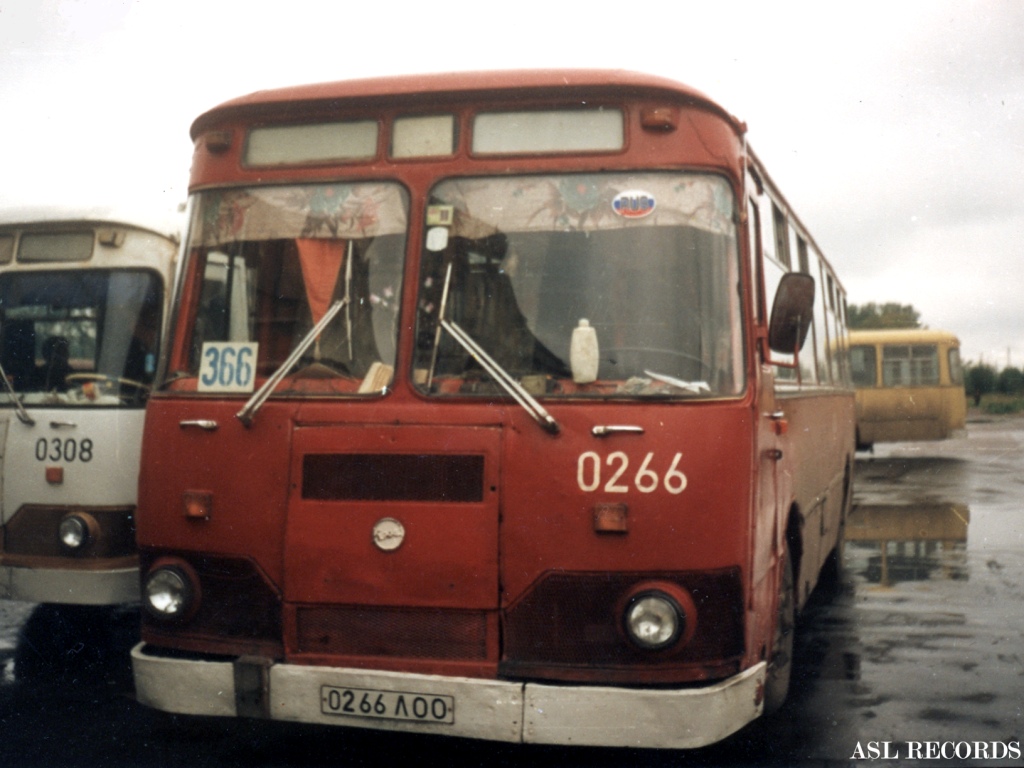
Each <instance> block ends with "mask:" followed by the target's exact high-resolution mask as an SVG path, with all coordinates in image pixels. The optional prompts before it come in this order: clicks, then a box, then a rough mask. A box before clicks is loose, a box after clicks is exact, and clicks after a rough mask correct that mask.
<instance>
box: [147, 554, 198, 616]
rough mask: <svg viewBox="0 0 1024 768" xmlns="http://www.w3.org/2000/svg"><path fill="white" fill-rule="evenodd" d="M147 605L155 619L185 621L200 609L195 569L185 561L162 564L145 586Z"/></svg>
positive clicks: (153, 572) (154, 569) (157, 567)
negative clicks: (193, 571) (193, 570)
mask: <svg viewBox="0 0 1024 768" xmlns="http://www.w3.org/2000/svg"><path fill="white" fill-rule="evenodd" d="M142 598H143V605H144V606H145V608H146V611H148V612H149V614H150V615H151V616H153V617H155V618H158V619H163V620H165V621H167V620H171V621H183V620H185V619H187V618H189V617H191V616H192V615H193V614H194V613H195V612H196V609H197V608H198V607H199V590H198V586H197V582H196V579H195V576H194V574H193V573H192V569H191V568H189V567H188V566H187V565H186V564H185V563H184V562H182V563H180V564H179V563H174V564H163V565H161V564H158V565H157V566H156V567H155V568H153V569H152V570H151V571H150V572H149V573H148V574H147V575H146V579H145V581H144V582H143V584H142Z"/></svg>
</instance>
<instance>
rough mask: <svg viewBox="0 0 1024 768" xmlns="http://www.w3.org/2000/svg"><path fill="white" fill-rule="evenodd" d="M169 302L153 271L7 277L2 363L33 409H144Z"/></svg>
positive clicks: (0, 313)
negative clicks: (36, 407) (164, 306)
mask: <svg viewBox="0 0 1024 768" xmlns="http://www.w3.org/2000/svg"><path fill="white" fill-rule="evenodd" d="M162 303H163V290H162V288H161V280H160V277H159V276H158V275H157V274H156V273H153V272H149V271H146V270H137V269H136V270H128V269H125V270H105V269H83V270H74V271H54V272H50V271H38V272H35V271H33V272H27V271H26V272H6V273H4V274H2V275H0V364H2V365H3V370H4V373H5V374H6V375H7V380H8V382H9V383H10V385H11V387H12V388H13V390H14V392H16V393H18V395H19V396H20V397H21V398H22V401H23V402H24V403H25V404H26V405H55V406H61V405H67V406H72V405H73V406H82V405H115V406H116V405H135V406H139V405H142V403H144V402H145V396H146V394H147V393H148V391H149V388H150V385H151V384H152V382H153V376H154V373H155V371H156V356H157V354H158V348H157V344H158V337H159V333H160V322H161V315H162V309H161V308H162Z"/></svg>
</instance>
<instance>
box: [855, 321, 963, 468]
mask: <svg viewBox="0 0 1024 768" xmlns="http://www.w3.org/2000/svg"><path fill="white" fill-rule="evenodd" d="M850 361H851V365H852V373H853V383H854V386H855V387H856V394H857V448H858V449H860V450H867V449H869V448H871V447H872V446H873V445H874V444H875V443H896V442H903V441H911V440H945V439H946V438H948V437H951V436H953V434H954V433H955V432H956V431H958V430H962V429H963V428H964V423H965V420H966V416H967V399H966V394H965V392H964V375H963V366H962V364H961V362H960V340H959V339H958V338H957V337H956V336H955V335H953V334H952V333H949V332H948V331H933V330H927V329H924V330H922V329H901V330H877V331H874V330H872V331H851V332H850Z"/></svg>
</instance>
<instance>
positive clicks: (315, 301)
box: [295, 238, 345, 325]
mask: <svg viewBox="0 0 1024 768" xmlns="http://www.w3.org/2000/svg"><path fill="white" fill-rule="evenodd" d="M295 245H296V247H297V248H298V249H299V264H300V266H301V267H302V279H303V280H304V281H305V284H306V300H307V301H308V302H309V308H310V311H311V312H312V315H313V324H314V325H316V324H317V323H318V322H320V318H322V317H323V316H324V315H325V314H326V312H327V309H328V307H329V306H330V303H331V295H332V294H333V293H334V285H335V283H337V282H338V274H339V273H340V272H341V263H342V261H343V260H344V258H345V242H344V241H342V240H311V239H309V238H300V239H298V240H296V241H295Z"/></svg>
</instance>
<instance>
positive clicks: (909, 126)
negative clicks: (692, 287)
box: [0, 0, 1024, 367]
mask: <svg viewBox="0 0 1024 768" xmlns="http://www.w3.org/2000/svg"><path fill="white" fill-rule="evenodd" d="M1022 52H1024V2H1022V1H1020V0H980V1H979V2H965V1H963V0H955V1H954V0H949V1H943V0H920V1H911V0H887V1H885V2H876V1H874V0H867V1H858V2H845V3H844V2H831V1H830V2H806V3H803V2H786V0H772V2H723V1H722V0H708V1H707V2H704V3H696V2H691V1H690V0H685V1H681V0H670V1H662V0H591V2H559V0H546V1H545V2H534V1H533V0H518V1H517V2H504V3H488V2H481V1H480V0H473V1H472V2H462V0H452V1H450V2H419V3H412V2H395V3H387V2H376V3H374V2H369V3H368V2H359V3H356V2H347V1H346V0H328V1H326V2H304V1H303V0H289V2H273V3H243V2H227V1H222V0H140V1H134V0H133V1H127V0H13V2H12V1H11V0H0V105H2V114H0V180H2V182H0V206H3V207H10V206H23V205H47V204H57V205H90V206H94V205H103V206H106V205H112V206H115V207H122V206H124V207H130V208H138V207H148V208H153V209H156V208H160V209H170V208H173V207H174V205H175V204H176V203H178V202H180V201H183V200H184V199H185V196H186V187H187V180H188V170H189V163H190V159H191V151H192V150H191V143H190V140H189V137H188V130H189V126H190V125H191V123H192V120H193V119H194V118H195V117H196V116H197V115H198V114H200V113H201V112H203V111H205V110H206V109H209V108H210V107H212V106H214V105H216V104H218V103H220V102H221V101H225V100H227V99H229V98H233V97H235V96H239V95H242V94H245V93H250V92H252V91H256V90H261V89H264V88H272V87H278V86H284V85H294V84H299V83H309V82H320V81H327V80H344V79H348V78H352V77H370V76H375V75H384V74H405V73H415V72H438V71H451V70H470V69H508V68H528V67H590V66H592V67H601V68H615V69H629V70H636V71H641V72H648V73H652V74H657V75H662V76H665V77H670V78H673V79H675V80H678V81H681V82H684V83H688V84H690V85H692V86H695V87H697V88H698V89H700V90H702V91H704V92H705V93H707V94H708V95H709V96H711V97H712V98H714V99H715V100H716V101H718V102H719V103H720V104H722V105H723V106H724V107H725V108H726V109H728V110H729V111H730V112H732V113H733V114H735V115H737V116H738V117H739V118H740V119H742V120H744V121H746V122H747V124H748V125H749V128H750V132H749V140H750V142H751V144H752V146H754V148H755V150H756V151H757V152H758V154H759V155H760V156H761V158H762V160H764V162H765V163H766V165H767V166H768V168H769V172H770V173H771V174H772V176H773V178H774V179H775V180H776V182H777V183H778V184H779V186H780V187H781V188H782V190H783V193H784V194H785V195H786V197H787V199H788V200H789V201H790V203H791V204H792V205H793V206H794V208H796V210H797V213H798V215H800V217H801V218H802V219H803V220H804V222H805V223H806V224H807V226H808V228H809V229H810V231H811V233H812V235H813V236H814V238H815V239H816V240H817V242H818V244H819V245H820V246H821V247H822V249H823V250H824V251H825V253H826V255H827V256H828V258H829V259H830V260H831V261H832V262H833V264H834V265H835V268H836V270H837V272H838V273H839V275H840V277H841V280H842V282H843V283H844V285H845V286H846V289H847V293H848V296H849V300H850V302H851V303H855V304H864V303H867V302H871V301H873V302H876V303H883V302H888V301H895V302H898V303H901V304H913V305H914V307H915V308H917V309H918V310H919V311H920V313H921V319H922V321H923V322H924V323H925V324H926V325H928V326H929V327H932V328H944V329H948V330H951V331H954V332H956V333H957V334H958V335H959V336H960V337H961V339H962V341H963V346H964V356H965V358H966V359H969V360H973V361H978V360H979V359H983V360H984V361H985V362H989V363H993V364H996V365H997V366H1002V365H1005V364H1006V363H1007V361H1008V360H1009V362H1010V363H1011V364H1013V365H1015V366H1017V367H1021V366H1024V279H1022V278H1024V253H1022V251H1024V62H1022Z"/></svg>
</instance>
